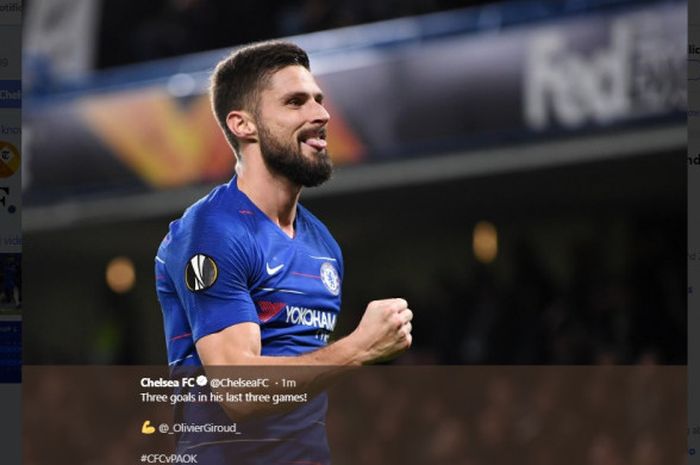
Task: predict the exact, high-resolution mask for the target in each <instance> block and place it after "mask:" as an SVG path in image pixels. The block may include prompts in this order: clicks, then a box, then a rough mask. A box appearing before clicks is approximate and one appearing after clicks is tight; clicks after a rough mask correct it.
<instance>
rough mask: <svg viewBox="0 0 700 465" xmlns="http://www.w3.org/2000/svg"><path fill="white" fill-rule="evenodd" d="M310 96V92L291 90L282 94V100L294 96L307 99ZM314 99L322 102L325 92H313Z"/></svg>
mask: <svg viewBox="0 0 700 465" xmlns="http://www.w3.org/2000/svg"><path fill="white" fill-rule="evenodd" d="M308 96H309V93H308V92H302V91H295V92H289V93H287V94H284V95H282V97H281V100H282V101H285V102H286V101H287V100H289V99H291V98H293V97H302V98H304V99H306V98H307V97H308ZM313 98H314V100H316V101H317V102H322V101H323V92H315V93H314V94H313Z"/></svg>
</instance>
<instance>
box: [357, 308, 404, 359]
mask: <svg viewBox="0 0 700 465" xmlns="http://www.w3.org/2000/svg"><path fill="white" fill-rule="evenodd" d="M412 319H413V312H412V311H411V310H410V309H409V308H408V302H406V301H405V300H404V299H383V300H374V301H372V302H370V303H369V305H367V309H366V310H365V314H364V315H363V316H362V320H361V321H360V324H359V325H358V326H357V328H356V329H355V331H353V332H352V334H351V335H350V336H349V337H350V338H352V339H353V342H354V343H355V344H356V345H357V348H358V350H359V351H360V354H361V358H362V360H363V363H372V362H379V361H382V360H387V359H390V358H393V357H395V356H396V355H398V354H399V353H401V352H403V351H404V350H406V349H408V348H409V347H410V346H411V342H412V341H413V337H412V336H411V329H412V326H411V320H412Z"/></svg>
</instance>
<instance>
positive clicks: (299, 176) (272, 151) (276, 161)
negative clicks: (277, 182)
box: [258, 123, 333, 187]
mask: <svg viewBox="0 0 700 465" xmlns="http://www.w3.org/2000/svg"><path fill="white" fill-rule="evenodd" d="M258 136H259V140H260V152H261V153H262V157H263V161H264V162H265V165H266V166H267V169H269V170H270V171H271V172H273V173H275V174H278V175H281V176H284V177H285V178H287V179H289V180H290V181H291V182H293V183H294V184H298V185H301V186H304V187H316V186H319V185H321V184H323V183H324V182H326V181H327V180H328V179H329V178H330V177H331V173H332V172H333V162H332V161H331V158H330V156H328V152H327V151H326V150H321V151H317V152H316V153H315V154H314V156H313V158H309V157H307V156H305V155H304V154H303V153H302V147H301V144H302V142H301V140H299V139H296V140H294V141H292V142H289V143H285V142H283V141H281V140H280V139H278V138H276V137H275V136H273V135H272V132H271V131H269V130H268V129H267V127H266V126H265V125H264V124H261V123H258ZM303 136H305V133H304V132H302V133H301V134H300V137H303Z"/></svg>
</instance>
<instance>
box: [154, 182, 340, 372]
mask: <svg viewBox="0 0 700 465" xmlns="http://www.w3.org/2000/svg"><path fill="white" fill-rule="evenodd" d="M236 179H237V178H236V177H235V176H234V178H233V179H232V180H231V181H230V182H229V183H228V184H224V185H221V186H218V187H217V188H215V189H214V190H213V191H212V192H210V193H209V195H207V196H206V197H204V198H203V199H201V200H199V201H198V202H197V203H195V204H194V205H192V206H191V207H190V208H189V209H187V211H186V212H185V214H184V215H183V216H182V218H180V219H178V220H176V221H173V222H172V223H171V224H170V230H169V232H168V234H167V235H166V237H165V239H164V240H163V242H162V243H161V245H160V247H159V249H158V253H157V256H156V259H155V260H156V263H155V273H156V288H157V292H158V299H159V301H160V304H161V308H162V311H163V320H164V326H165V338H166V345H167V351H168V361H169V364H170V365H171V366H177V365H200V364H201V362H200V360H199V357H198V356H197V351H196V348H195V343H196V341H197V340H199V339H200V338H202V337H204V336H206V335H208V334H212V333H216V332H218V331H221V330H222V329H224V328H226V327H228V326H231V325H235V324H238V323H243V322H253V323H256V324H258V325H260V331H261V338H262V341H261V342H262V354H263V355H298V354H303V353H305V352H308V351H311V350H315V349H318V348H320V347H323V346H325V345H326V344H327V342H328V337H329V335H330V333H331V332H332V331H333V329H334V327H335V325H336V321H337V317H338V313H339V311H340V300H341V283H342V277H343V259H342V255H341V252H340V247H339V246H338V244H337V242H336V241H335V239H333V237H332V236H331V234H330V232H329V231H328V229H327V228H326V227H325V226H324V225H323V224H322V223H321V222H320V221H319V220H318V219H317V218H316V217H314V216H313V215H312V214H311V213H310V212H309V211H308V210H306V209H305V208H304V207H303V206H301V205H298V207H297V215H296V218H295V225H294V230H295V236H294V238H290V237H289V236H287V235H286V234H285V233H284V232H283V231H282V230H281V229H280V228H279V227H278V226H277V225H276V224H274V223H273V222H272V221H271V220H270V219H269V218H268V217H267V216H266V215H265V214H264V213H263V212H262V211H261V210H260V209H259V208H258V207H256V206H255V204H254V203H253V202H252V201H251V200H250V199H249V198H248V197H247V196H246V195H245V194H244V193H242V192H241V191H239V190H238V187H237V183H236Z"/></svg>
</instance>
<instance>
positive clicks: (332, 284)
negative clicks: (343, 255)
mask: <svg viewBox="0 0 700 465" xmlns="http://www.w3.org/2000/svg"><path fill="white" fill-rule="evenodd" d="M321 282H322V283H323V285H324V286H326V289H328V291H329V292H330V293H331V294H333V295H338V294H340V277H339V276H338V271H336V269H335V267H334V266H333V264H332V263H330V262H324V263H323V265H321Z"/></svg>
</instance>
